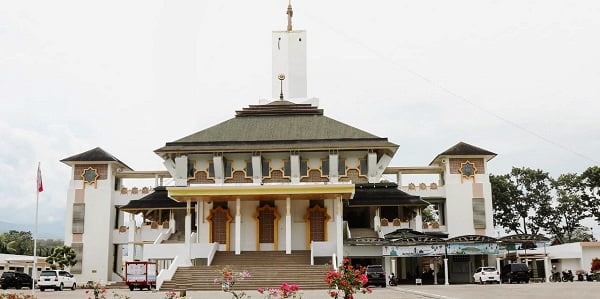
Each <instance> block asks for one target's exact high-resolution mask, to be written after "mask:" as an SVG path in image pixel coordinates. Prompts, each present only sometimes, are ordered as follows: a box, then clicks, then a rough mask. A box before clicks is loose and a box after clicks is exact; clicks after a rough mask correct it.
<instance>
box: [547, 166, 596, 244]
mask: <svg viewBox="0 0 600 299" xmlns="http://www.w3.org/2000/svg"><path fill="white" fill-rule="evenodd" d="M554 187H555V189H556V201H555V203H554V204H553V205H552V206H551V208H550V209H551V210H550V211H549V212H548V213H547V214H548V215H547V216H546V217H545V219H542V220H541V221H542V223H543V227H544V229H545V230H546V231H548V232H549V233H551V234H552V235H554V237H555V238H556V239H557V240H558V241H560V242H561V243H571V242H576V241H577V239H579V237H581V236H577V235H578V234H580V233H581V232H580V231H581V230H582V229H583V228H584V227H583V226H582V225H581V223H580V222H581V220H583V219H585V218H588V217H590V216H591V213H590V211H589V209H588V208H587V207H586V206H585V204H584V201H583V198H582V192H581V190H582V189H581V177H580V176H579V175H577V174H574V173H566V174H563V175H561V176H559V177H558V179H557V180H556V181H554Z"/></svg>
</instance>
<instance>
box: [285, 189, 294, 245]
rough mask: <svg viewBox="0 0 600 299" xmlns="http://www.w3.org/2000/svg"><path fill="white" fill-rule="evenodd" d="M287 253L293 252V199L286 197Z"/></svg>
mask: <svg viewBox="0 0 600 299" xmlns="http://www.w3.org/2000/svg"><path fill="white" fill-rule="evenodd" d="M285 253H286V254H291V253H292V200H291V198H290V197H289V196H288V197H286V199H285Z"/></svg>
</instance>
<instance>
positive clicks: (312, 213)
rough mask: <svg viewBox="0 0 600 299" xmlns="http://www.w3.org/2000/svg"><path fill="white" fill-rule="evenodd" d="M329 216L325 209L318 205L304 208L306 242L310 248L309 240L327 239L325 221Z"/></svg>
mask: <svg viewBox="0 0 600 299" xmlns="http://www.w3.org/2000/svg"><path fill="white" fill-rule="evenodd" d="M330 218H331V217H330V216H329V215H328V214H327V209H326V208H322V207H321V206H319V205H315V206H313V207H312V208H308V209H307V210H306V216H304V220H305V221H306V225H307V244H306V246H307V247H308V248H310V242H311V241H327V221H329V219H330Z"/></svg>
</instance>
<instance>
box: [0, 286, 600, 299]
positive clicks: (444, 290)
mask: <svg viewBox="0 0 600 299" xmlns="http://www.w3.org/2000/svg"><path fill="white" fill-rule="evenodd" d="M8 291H10V290H6V291H0V292H8ZM22 291H23V292H24V293H27V294H29V293H30V291H29V290H22ZM14 292H15V291H14V290H13V291H11V293H14ZM112 292H116V293H117V294H121V295H126V296H129V297H130V298H132V299H145V298H148V299H154V298H156V299H159V298H160V299H163V298H164V294H165V293H164V292H149V291H134V292H131V291H129V290H127V289H120V290H108V296H107V298H112ZM247 293H248V295H250V298H255V299H256V298H263V297H264V296H262V295H261V294H259V293H258V292H256V291H249V292H247ZM599 293H600V283H598V282H569V283H531V284H512V285H508V284H503V285H450V286H444V285H436V286H434V285H425V286H398V287H387V288H374V289H373V293H372V294H366V295H363V294H359V295H357V296H356V297H355V298H358V299H367V298H372V299H391V298H398V299H418V298H439V299H441V298H444V299H452V298H461V299H470V298H473V299H482V298H485V299H489V298H527V299H533V298H544V299H547V298H564V297H567V296H570V297H573V296H576V298H599V297H600V295H599ZM36 295H37V297H38V298H39V299H44V298H65V299H70V298H73V299H75V298H80V299H85V298H88V297H89V295H88V294H86V293H85V290H75V291H63V292H54V291H46V292H43V293H40V292H39V291H36ZM188 298H194V299H201V298H217V299H220V298H223V299H230V298H231V295H229V294H227V293H224V292H188ZM302 298H304V299H321V298H328V296H327V291H325V290H316V291H315V290H310V291H303V292H302Z"/></svg>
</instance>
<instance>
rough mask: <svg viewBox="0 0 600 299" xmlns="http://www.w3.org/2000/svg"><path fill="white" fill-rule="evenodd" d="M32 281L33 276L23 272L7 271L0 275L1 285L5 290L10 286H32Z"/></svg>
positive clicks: (18, 287) (16, 287) (17, 287)
mask: <svg viewBox="0 0 600 299" xmlns="http://www.w3.org/2000/svg"><path fill="white" fill-rule="evenodd" d="M32 283H33V279H32V278H31V276H29V275H28V274H25V273H21V272H14V271H6V272H4V273H2V276H0V286H1V287H2V289H3V290H6V289H8V288H15V289H20V288H31V284H32Z"/></svg>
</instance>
